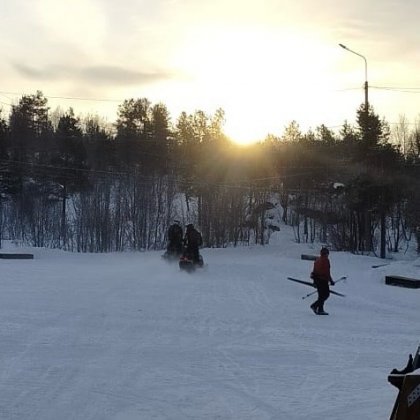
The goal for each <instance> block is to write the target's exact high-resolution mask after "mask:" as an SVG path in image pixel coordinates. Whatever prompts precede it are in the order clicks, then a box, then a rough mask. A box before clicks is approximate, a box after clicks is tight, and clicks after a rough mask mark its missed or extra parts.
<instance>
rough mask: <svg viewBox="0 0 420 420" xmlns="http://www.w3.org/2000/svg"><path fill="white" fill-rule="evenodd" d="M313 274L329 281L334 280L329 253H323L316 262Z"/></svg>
mask: <svg viewBox="0 0 420 420" xmlns="http://www.w3.org/2000/svg"><path fill="white" fill-rule="evenodd" d="M312 272H313V275H314V277H316V278H319V279H321V280H325V281H327V282H330V281H332V278H331V273H330V260H329V259H328V256H327V255H321V256H320V257H318V258H317V259H316V260H315V262H314V269H313V271H312Z"/></svg>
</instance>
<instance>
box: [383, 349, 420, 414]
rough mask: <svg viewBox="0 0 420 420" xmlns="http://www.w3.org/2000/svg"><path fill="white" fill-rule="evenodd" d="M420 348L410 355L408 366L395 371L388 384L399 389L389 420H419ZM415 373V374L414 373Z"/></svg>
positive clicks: (390, 375) (392, 372)
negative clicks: (419, 370)
mask: <svg viewBox="0 0 420 420" xmlns="http://www.w3.org/2000/svg"><path fill="white" fill-rule="evenodd" d="M417 369H420V346H419V347H418V348H417V351H416V353H415V355H414V358H413V356H412V355H411V354H410V356H409V358H408V363H407V366H406V367H405V368H404V369H402V370H400V371H399V370H397V369H393V370H392V371H391V373H390V374H389V375H388V382H389V383H390V384H392V385H394V386H395V387H396V388H398V395H397V398H396V400H395V404H394V407H393V409H392V413H391V416H390V418H389V420H417V419H418V418H419V417H418V415H419V410H420V372H419V374H416V372H414V371H416V370H417ZM412 372H414V373H412Z"/></svg>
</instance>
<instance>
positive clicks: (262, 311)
mask: <svg viewBox="0 0 420 420" xmlns="http://www.w3.org/2000/svg"><path fill="white" fill-rule="evenodd" d="M276 235H277V236H276V237H273V241H272V244H271V245H269V246H265V247H257V246H255V247H246V248H229V249H203V250H202V255H203V257H204V259H205V262H206V263H207V264H208V266H207V267H206V268H205V269H204V270H200V271H196V272H195V273H193V274H188V273H185V272H181V271H179V268H178V266H177V264H176V263H172V264H170V263H167V262H165V261H163V260H162V258H161V252H147V253H134V252H133V253H131V252H130V253H121V254H116V253H113V254H93V255H92V254H72V253H66V252H62V251H57V250H46V249H30V248H24V249H21V251H22V252H33V253H34V255H35V258H34V259H33V260H0V266H1V276H0V285H1V287H0V319H1V322H0V418H1V419H19V420H21V419H42V420H49V419H50V420H57V419H60V420H63V419H83V420H89V419H92V420H93V419H95V420H104V419H118V420H122V419H124V420H126V419H133V420H134V419H147V420H149V419H159V420H160V419H180V420H186V419H191V420H198V419H235V420H236V419H238V420H246V419H259V420H263V419H280V420H281V419H284V420H300V419H305V420H306V419H310V420H329V419H331V420H350V419H351V420H353V419H355V418H360V419H368V420H375V419H378V420H379V419H381V420H383V419H386V418H388V417H389V415H390V413H391V410H392V406H393V403H394V400H395V398H396V395H397V392H396V391H397V390H396V388H394V387H393V386H392V385H390V384H389V383H388V382H387V376H388V374H389V372H390V371H391V369H392V368H399V369H401V368H403V367H404V366H405V364H406V362H407V359H408V353H411V352H413V351H415V349H416V348H417V346H418V344H419V341H420V334H419V329H420V327H419V322H418V319H419V315H420V290H418V289H417V290H413V289H405V288H400V287H392V286H386V285H385V284H384V276H385V275H386V274H387V273H389V274H399V275H407V276H417V277H418V276H419V268H418V266H419V260H416V259H415V257H412V258H410V257H409V256H407V255H406V256H404V255H402V256H399V257H398V259H394V260H392V261H388V262H389V263H390V264H389V265H387V266H383V267H379V268H376V269H374V268H372V265H374V264H380V263H382V262H383V261H382V260H379V259H377V258H372V257H362V256H354V255H351V254H348V253H337V252H331V254H330V260H331V265H332V274H333V278H339V277H340V276H342V275H347V276H348V279H347V280H346V281H345V282H340V283H338V284H337V285H336V286H335V287H334V289H335V290H337V291H339V292H341V293H344V294H346V297H345V298H341V297H337V296H331V297H330V299H329V300H328V301H327V302H326V305H325V309H326V310H327V311H328V312H329V313H330V315H329V316H323V317H320V316H316V315H314V314H313V312H312V311H311V310H310V309H309V305H310V303H312V301H313V300H314V298H312V297H310V298H308V299H302V296H304V295H305V294H307V293H309V292H310V291H311V290H312V289H310V288H308V287H305V286H303V285H299V284H296V283H292V282H290V281H287V280H286V277H287V276H289V275H292V276H293V277H298V278H302V279H308V275H309V272H310V271H311V269H312V262H311V261H303V260H301V259H300V255H301V254H302V253H312V254H317V253H318V250H319V248H320V247H319V246H318V245H315V246H308V245H299V244H296V243H294V242H293V240H292V238H291V236H290V235H287V233H285V232H283V230H282V231H281V232H279V233H278V234H276ZM14 251H15V252H16V250H14ZM394 258H395V257H394Z"/></svg>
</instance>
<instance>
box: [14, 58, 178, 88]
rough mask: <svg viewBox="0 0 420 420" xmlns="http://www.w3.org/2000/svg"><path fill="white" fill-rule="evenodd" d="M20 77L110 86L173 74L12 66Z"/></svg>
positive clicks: (104, 67)
mask: <svg viewBox="0 0 420 420" xmlns="http://www.w3.org/2000/svg"><path fill="white" fill-rule="evenodd" d="M13 67H14V69H15V70H16V71H17V72H18V73H19V74H20V75H22V76H24V77H25V78H28V79H32V80H40V81H44V80H49V81H51V80H56V81H57V80H64V79H67V78H71V79H72V80H73V81H75V82H79V83H89V84H91V83H95V84H102V85H105V84H106V85H111V86H127V85H139V84H140V85H141V84H150V83H153V82H160V81H164V80H168V79H172V78H174V76H175V75H174V74H171V73H169V72H165V71H136V70H131V69H128V68H124V67H119V66H109V65H99V66H87V67H80V68H78V67H73V68H72V67H64V66H48V67H38V68H36V67H32V66H28V65H26V64H18V63H14V64H13Z"/></svg>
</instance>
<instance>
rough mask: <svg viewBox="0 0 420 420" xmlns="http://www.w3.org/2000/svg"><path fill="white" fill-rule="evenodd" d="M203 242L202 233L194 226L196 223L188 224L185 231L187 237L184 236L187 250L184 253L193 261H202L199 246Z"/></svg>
mask: <svg viewBox="0 0 420 420" xmlns="http://www.w3.org/2000/svg"><path fill="white" fill-rule="evenodd" d="M202 244H203V238H202V236H201V233H200V232H199V231H198V230H197V229H195V228H194V225H193V224H192V223H190V224H189V225H187V229H186V231H185V238H184V245H185V251H184V255H185V256H186V257H188V258H190V259H191V260H192V261H193V263H195V264H199V263H200V253H199V251H198V248H199V247H200V246H201V245H202Z"/></svg>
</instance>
